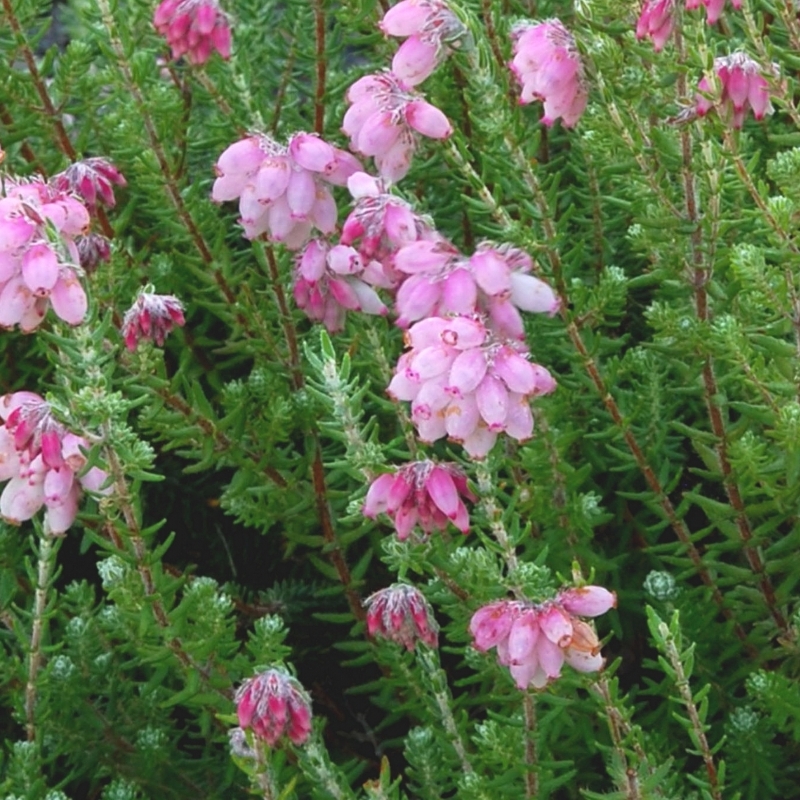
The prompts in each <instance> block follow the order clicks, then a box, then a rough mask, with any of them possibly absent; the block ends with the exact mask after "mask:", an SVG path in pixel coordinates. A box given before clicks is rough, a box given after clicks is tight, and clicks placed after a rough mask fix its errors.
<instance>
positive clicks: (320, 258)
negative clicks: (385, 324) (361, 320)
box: [294, 239, 390, 333]
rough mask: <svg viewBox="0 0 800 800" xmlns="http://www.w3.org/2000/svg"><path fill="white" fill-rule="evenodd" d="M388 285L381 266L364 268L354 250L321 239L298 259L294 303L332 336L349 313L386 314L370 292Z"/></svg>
mask: <svg viewBox="0 0 800 800" xmlns="http://www.w3.org/2000/svg"><path fill="white" fill-rule="evenodd" d="M388 285H390V284H389V282H388V281H387V279H386V277H385V276H384V274H383V266H382V265H381V263H380V262H378V261H370V262H369V263H367V264H365V263H364V261H363V260H362V258H361V255H360V254H359V252H358V251H357V250H356V249H355V248H353V247H348V246H347V245H344V244H337V245H334V246H333V247H331V246H330V245H328V243H327V242H324V241H322V240H321V239H312V240H311V241H310V242H309V243H308V244H307V245H306V246H305V248H304V250H303V252H302V253H301V254H300V256H299V257H298V258H297V263H296V266H295V275H294V299H295V302H296V303H297V305H298V307H299V308H302V309H303V310H304V311H305V312H306V315H307V316H308V317H309V319H312V320H315V321H316V322H322V323H324V325H325V327H326V328H327V329H328V330H329V331H330V332H331V333H336V332H338V331H341V330H343V329H344V320H345V315H346V313H347V312H348V311H363V312H364V313H365V314H380V315H382V316H383V315H386V314H388V313H389V310H388V309H387V308H386V306H385V305H384V304H383V301H382V300H381V299H380V297H379V296H378V293H377V292H376V291H375V289H373V288H372V287H373V286H383V287H386V286H388Z"/></svg>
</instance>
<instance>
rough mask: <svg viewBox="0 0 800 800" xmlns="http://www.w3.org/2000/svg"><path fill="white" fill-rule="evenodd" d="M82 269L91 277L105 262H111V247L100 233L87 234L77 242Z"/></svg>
mask: <svg viewBox="0 0 800 800" xmlns="http://www.w3.org/2000/svg"><path fill="white" fill-rule="evenodd" d="M75 244H76V245H77V247H78V258H79V260H80V265H81V269H82V270H83V271H84V272H85V273H86V274H87V275H91V274H92V273H93V272H94V271H95V270H96V269H97V268H98V267H99V266H100V264H101V262H103V261H110V260H111V246H110V245H109V242H108V239H106V237H105V236H102V235H101V234H99V233H87V234H86V235H85V236H79V237H78V238H77V239H76V240H75Z"/></svg>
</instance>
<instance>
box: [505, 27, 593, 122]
mask: <svg viewBox="0 0 800 800" xmlns="http://www.w3.org/2000/svg"><path fill="white" fill-rule="evenodd" d="M512 39H513V42H514V60H513V61H512V62H511V71H512V72H513V73H514V75H515V76H516V78H517V80H518V81H519V83H520V85H521V86H522V95H521V97H520V103H523V104H526V103H531V102H533V101H534V100H542V101H544V116H543V117H542V122H543V123H544V124H545V125H548V126H549V125H552V124H553V123H554V122H555V121H556V120H557V119H558V118H559V117H561V121H562V122H563V124H564V125H565V126H566V127H567V128H571V127H572V126H573V125H575V123H576V122H577V121H578V119H579V118H580V116H581V114H583V112H584V109H585V108H586V103H587V100H588V94H587V91H586V85H585V78H584V74H583V65H582V64H581V59H580V54H579V53H578V48H577V47H576V45H575V39H574V37H573V36H572V34H571V33H570V32H569V31H568V30H567V29H566V28H565V27H564V25H563V24H562V23H561V21H560V20H557V19H549V20H547V21H546V22H540V23H537V24H531V23H523V24H522V25H519V26H517V27H515V28H514V30H513V32H512Z"/></svg>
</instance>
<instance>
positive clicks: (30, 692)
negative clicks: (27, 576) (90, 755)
mask: <svg viewBox="0 0 800 800" xmlns="http://www.w3.org/2000/svg"><path fill="white" fill-rule="evenodd" d="M60 544H61V537H56V536H53V535H52V534H49V533H43V534H42V536H41V538H40V540H39V559H38V568H37V577H36V591H35V593H34V599H33V626H32V627H31V646H30V651H29V653H28V682H27V683H26V685H25V732H26V735H27V737H28V741H29V742H32V741H34V740H35V739H36V697H37V687H36V678H37V677H38V675H39V670H40V669H41V666H42V639H43V637H44V634H45V631H46V628H47V619H46V612H47V591H48V589H49V588H50V581H51V580H52V577H53V569H54V567H55V563H56V554H57V553H58V548H59V546H60Z"/></svg>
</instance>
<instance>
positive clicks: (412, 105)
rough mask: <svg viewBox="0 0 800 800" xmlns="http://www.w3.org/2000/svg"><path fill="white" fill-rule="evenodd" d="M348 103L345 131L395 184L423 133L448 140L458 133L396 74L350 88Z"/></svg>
mask: <svg viewBox="0 0 800 800" xmlns="http://www.w3.org/2000/svg"><path fill="white" fill-rule="evenodd" d="M347 102H348V103H349V104H350V108H348V109H347V113H346V114H345V115H344V120H343V122H342V130H343V131H344V132H345V133H346V134H347V135H348V136H349V137H350V149H351V150H353V151H355V152H357V153H362V154H363V155H365V156H373V157H374V159H375V165H376V166H377V168H378V172H379V173H380V174H381V176H382V177H384V178H386V179H387V180H389V181H392V182H396V181H399V180H400V179H401V178H403V177H405V175H406V173H407V172H408V170H409V168H410V166H411V157H412V156H413V155H414V151H415V150H416V147H417V138H418V137H417V134H422V135H423V136H428V137H430V138H431V139H446V138H448V137H449V136H450V135H451V134H452V133H453V128H452V126H451V125H450V121H449V120H448V119H447V117H446V116H445V115H444V114H443V113H442V112H441V111H440V110H439V109H438V108H436V106H433V105H431V104H430V103H429V102H427V100H424V99H423V98H422V96H421V95H420V94H418V93H417V92H415V91H413V90H412V89H411V87H409V86H407V85H406V84H405V83H404V82H403V81H402V80H401V79H400V78H399V77H398V76H397V75H395V74H393V73H392V72H380V73H376V74H374V75H366V76H365V77H363V78H361V79H359V80H357V81H356V82H355V83H354V84H353V85H352V86H351V87H350V88H349V89H348V90H347Z"/></svg>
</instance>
